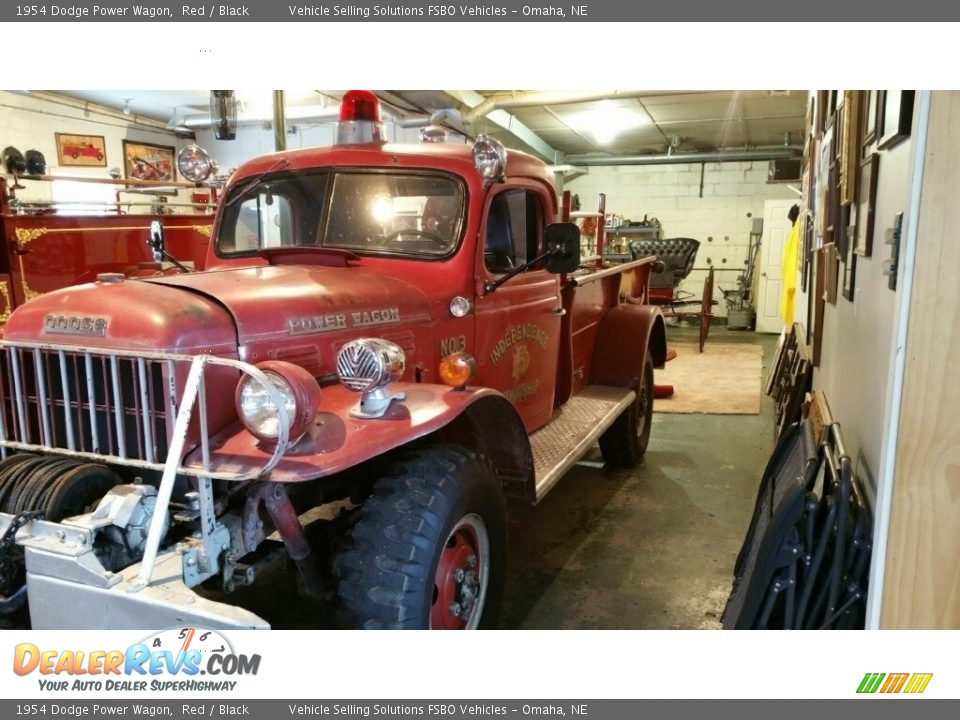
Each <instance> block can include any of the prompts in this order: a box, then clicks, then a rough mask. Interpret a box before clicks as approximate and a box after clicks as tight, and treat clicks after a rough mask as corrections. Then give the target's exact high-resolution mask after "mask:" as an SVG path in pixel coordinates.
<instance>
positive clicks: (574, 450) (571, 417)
mask: <svg viewBox="0 0 960 720" xmlns="http://www.w3.org/2000/svg"><path fill="white" fill-rule="evenodd" d="M636 397H637V394H636V392H635V391H633V390H630V389H628V388H622V387H609V386H607V385H588V386H587V387H585V388H584V389H583V390H581V391H580V392H579V393H577V394H576V395H574V396H573V397H571V398H570V399H569V400H568V401H567V402H566V403H565V404H564V405H563V407H561V408H560V409H559V410H558V411H557V412H556V414H555V415H554V418H553V420H552V421H551V422H550V423H548V424H547V425H544V426H543V427H542V428H540V429H539V430H537V431H536V432H535V433H533V434H532V435H531V436H530V447H531V448H532V449H533V466H534V471H535V473H536V491H535V492H536V498H535V500H534V502H540V501H541V500H543V498H544V496H545V495H546V494H547V493H548V492H550V491H551V490H552V489H553V486H554V485H556V484H557V481H558V480H559V479H560V478H561V477H563V476H564V474H565V473H566V472H567V471H568V470H569V469H570V468H572V467H573V466H574V465H575V464H576V463H577V461H578V460H580V458H582V457H583V456H584V455H585V454H586V452H587V450H589V449H590V448H591V446H592V445H593V444H594V443H595V442H596V441H597V438H598V437H600V436H601V435H603V432H604V431H605V430H606V429H607V428H608V427H610V426H611V425H612V424H613V421H614V420H616V419H617V418H618V417H619V416H620V413H621V412H623V411H624V409H626V408H627V407H629V406H630V403H632V402H633V401H634V400H635V399H636Z"/></svg>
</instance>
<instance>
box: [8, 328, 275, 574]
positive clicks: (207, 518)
mask: <svg viewBox="0 0 960 720" xmlns="http://www.w3.org/2000/svg"><path fill="white" fill-rule="evenodd" d="M0 363H2V365H3V366H4V367H2V368H0V457H2V458H6V457H7V455H8V453H9V451H11V450H21V451H26V452H31V451H33V452H41V453H52V454H58V455H66V456H69V457H74V458H84V459H89V460H93V461H98V462H103V463H108V464H118V465H125V466H128V467H133V468H143V469H151V470H157V471H160V472H161V473H162V475H161V480H160V486H159V488H158V490H157V503H156V509H155V511H154V513H153V517H152V518H151V523H150V528H149V531H148V534H147V542H146V546H145V551H144V556H143V560H142V562H141V571H140V576H139V582H138V585H139V586H140V587H146V586H147V585H148V584H149V583H150V579H151V575H152V572H153V566H154V564H155V561H156V557H157V553H158V551H159V547H160V541H161V535H162V533H163V526H164V522H165V519H166V517H167V515H168V511H169V507H170V499H171V496H172V494H173V486H174V481H175V480H176V478H177V476H178V475H188V476H191V477H194V478H196V479H197V486H198V491H199V496H200V497H199V499H200V525H201V536H202V538H203V542H204V545H207V544H209V543H210V542H211V541H212V540H213V539H214V537H215V536H218V535H222V531H223V527H222V526H220V525H219V524H218V523H217V521H216V515H215V512H214V506H213V488H212V481H213V480H230V481H245V480H250V479H256V478H260V477H263V476H264V475H266V474H267V473H269V472H270V471H271V470H272V469H273V468H274V467H275V466H276V465H277V463H278V462H280V458H281V457H283V455H284V453H285V452H286V450H287V447H288V445H289V435H290V418H289V417H287V412H286V408H285V406H284V403H283V400H282V398H281V396H280V393H279V392H278V391H277V390H276V389H275V388H274V386H273V383H271V382H270V381H269V380H268V379H267V377H266V376H265V375H264V373H263V372H262V371H261V370H259V369H257V368H256V367H254V366H253V365H250V364H249V363H245V362H242V361H239V360H232V359H228V358H222V357H216V356H212V355H179V354H172V353H155V352H137V351H131V352H127V351H123V352H118V351H116V350H109V349H100V348H82V347H78V346H71V345H56V344H47V343H29V342H19V341H18V342H10V341H0ZM122 363H126V364H127V365H126V367H127V368H128V369H129V373H128V374H127V375H126V376H124V374H123V372H122V368H123V367H124V365H123V364H122ZM178 365H179V367H181V368H183V367H187V366H189V371H188V373H187V377H186V381H185V382H184V383H183V392H182V394H181V393H180V391H179V390H180V388H179V387H178V382H177V367H178ZM148 366H149V369H151V371H152V368H160V372H161V376H162V378H163V382H164V385H163V390H164V394H165V397H164V398H162V400H163V410H162V411H157V410H155V409H152V403H151V402H150V401H151V399H153V400H155V401H158V400H160V398H155V397H153V398H152V395H153V394H155V393H153V392H152V390H151V388H150V386H149V385H148V380H147V378H148ZM208 366H222V367H227V368H233V369H235V370H237V371H239V373H242V374H246V375H249V376H251V377H253V378H255V379H256V380H258V381H259V382H260V383H261V384H262V385H263V387H264V388H265V389H266V392H267V395H268V397H269V398H270V400H271V401H272V402H273V403H274V406H275V407H276V408H277V412H278V415H279V418H278V419H279V422H278V425H279V428H278V430H279V432H278V437H277V441H276V445H275V447H274V450H273V454H272V455H271V456H270V458H269V459H268V460H267V461H266V462H265V463H264V464H263V465H262V466H261V467H259V468H256V469H253V470H250V471H249V472H246V473H236V472H231V473H224V472H216V471H213V470H211V469H210V433H209V427H208V409H207V391H206V390H207V388H206V379H207V378H206V372H205V371H206V369H207V367H208ZM51 367H52V368H54V369H55V371H51V369H50V368H51ZM71 368H73V370H74V373H73V375H74V383H73V385H74V388H73V390H74V392H71V387H70V385H71V382H70V377H71V374H70V369H71ZM95 369H99V370H100V371H101V374H100V378H102V381H103V383H102V386H101V387H100V389H99V390H100V392H99V395H100V397H99V399H98V392H97V388H96V387H95V383H96V379H95V372H94V370H95ZM81 371H82V372H83V373H84V375H85V377H84V381H85V382H82V381H81V380H80V378H79V375H80V374H81ZM55 372H57V373H59V378H57V377H54V375H55ZM57 380H59V382H57ZM57 385H58V386H59V387H56V386H57ZM125 385H127V386H132V392H129V391H128V392H127V393H126V395H127V396H128V397H129V396H130V395H133V400H134V402H133V404H132V406H125V405H124V402H123V400H124V392H123V386H125ZM83 390H86V399H84V398H83V397H82V396H81V395H82V391H83ZM57 391H59V396H58V395H57V394H56V393H57ZM195 406H196V409H197V410H198V411H199V412H198V430H199V437H200V451H201V467H200V468H194V467H185V466H184V465H183V457H184V450H185V444H186V438H187V434H188V431H189V428H190V423H191V419H192V418H193V414H194V408H195ZM31 411H33V416H31ZM161 413H162V417H159V416H160V415H161ZM84 414H86V416H87V420H88V427H89V430H90V436H91V437H90V438H85V437H82V433H83V424H84V417H83V416H84ZM108 417H109V418H111V421H112V428H111V427H110V421H108V422H107V429H108V431H109V432H108V433H107V434H108V435H109V437H106V438H100V437H99V430H100V429H101V427H102V426H103V423H104V419H105V418H108ZM75 420H77V421H78V422H77V425H79V426H80V427H79V428H78V427H76V426H75V424H74V421H75ZM160 420H162V421H163V422H164V424H165V427H166V428H167V437H166V441H167V442H166V457H165V458H164V457H158V454H157V450H158V449H159V448H162V447H163V446H162V444H161V443H160V442H159V440H160V439H159V438H156V437H155V436H154V430H155V427H156V425H155V424H156V423H157V422H159V421H160ZM130 421H133V422H134V425H135V428H136V432H137V435H138V438H137V440H138V443H137V448H132V447H128V445H127V443H126V440H127V438H128V434H129V427H128V423H129V422H130ZM78 430H79V432H78ZM35 433H36V434H38V435H39V439H40V441H41V442H40V444H38V443H36V442H33V435H34V434H35ZM61 436H63V437H61ZM88 440H89V442H88ZM63 441H65V442H63ZM102 444H105V445H106V447H107V448H108V449H111V450H114V451H115V452H112V453H103V452H101V445H102ZM58 445H65V446H66V447H60V446H58ZM88 445H89V449H83V448H85V447H87V446H88ZM140 451H142V452H140ZM136 455H142V456H143V457H136Z"/></svg>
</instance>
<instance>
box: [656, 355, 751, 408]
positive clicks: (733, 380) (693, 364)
mask: <svg viewBox="0 0 960 720" xmlns="http://www.w3.org/2000/svg"><path fill="white" fill-rule="evenodd" d="M670 348H671V349H673V350H676V351H677V357H676V358H675V359H673V360H671V361H670V362H668V363H667V366H666V368H664V369H663V370H656V371H654V373H653V379H654V383H655V384H657V385H673V389H674V394H673V397H670V398H658V399H656V400H655V401H654V403H653V409H654V412H663V413H703V414H706V415H756V414H758V413H759V412H760V390H761V387H760V385H761V382H760V375H761V373H762V370H763V348H762V347H760V346H759V345H746V344H743V345H740V344H738V345H724V344H722V343H715V342H711V341H709V340H708V341H707V344H706V346H704V348H703V352H702V353H701V352H699V351H698V350H697V346H696V345H695V344H694V343H685V342H672V343H670Z"/></svg>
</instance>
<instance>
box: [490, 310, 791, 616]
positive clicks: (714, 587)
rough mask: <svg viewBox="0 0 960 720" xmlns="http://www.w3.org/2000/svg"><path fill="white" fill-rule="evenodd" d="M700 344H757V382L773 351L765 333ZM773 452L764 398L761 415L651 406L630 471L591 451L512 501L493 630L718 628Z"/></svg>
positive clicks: (679, 332) (725, 334) (717, 332)
mask: <svg viewBox="0 0 960 720" xmlns="http://www.w3.org/2000/svg"><path fill="white" fill-rule="evenodd" d="M670 337H672V338H675V339H679V338H685V339H691V340H695V338H696V333H695V331H694V330H693V329H686V328H684V329H671V330H670ZM708 342H724V343H756V344H759V345H761V346H762V347H763V367H764V370H763V377H764V378H766V376H767V373H768V368H769V365H770V362H771V360H772V357H773V353H774V351H775V349H776V336H774V335H757V334H755V333H750V332H734V331H728V330H726V329H725V328H724V327H722V326H720V327H714V328H713V330H712V332H711V336H710V340H708ZM772 450H773V405H772V401H771V400H770V399H769V398H767V397H765V396H764V397H763V398H762V400H761V412H760V415H673V414H659V413H655V414H654V419H653V430H652V436H651V438H650V445H649V448H648V450H647V454H646V457H645V459H644V462H643V464H642V465H641V466H640V467H639V468H636V469H634V470H630V471H614V470H608V469H605V468H604V467H603V461H602V459H601V458H600V454H599V450H596V451H595V453H594V454H593V455H592V456H590V457H589V458H588V459H587V461H585V462H581V463H580V464H579V465H578V466H577V467H576V468H574V470H573V471H571V472H570V473H569V474H568V475H567V476H566V477H565V478H564V479H563V480H562V481H561V482H560V483H559V484H558V485H557V487H556V488H555V489H554V490H553V491H552V492H551V493H550V494H549V495H548V496H547V497H546V499H545V500H544V501H543V502H542V503H541V504H540V505H539V506H538V507H535V508H531V507H529V506H523V505H519V504H518V505H515V506H512V507H511V511H510V560H509V564H508V571H507V587H506V595H505V601H504V607H503V612H502V615H501V627H503V628H526V629H534V628H591V629H615V628H647V629H668V628H718V627H720V613H721V612H722V611H723V607H724V604H725V603H726V599H727V594H728V593H729V591H730V580H731V573H732V569H733V563H734V560H735V558H736V556H737V553H738V552H739V550H740V543H741V541H742V538H743V535H744V533H745V532H746V528H747V525H748V523H749V521H750V514H751V513H752V511H753V503H754V499H755V496H756V488H757V484H758V482H759V480H760V475H761V473H762V471H763V468H764V466H765V464H766V462H767V458H768V457H769V455H770V453H771V452H772Z"/></svg>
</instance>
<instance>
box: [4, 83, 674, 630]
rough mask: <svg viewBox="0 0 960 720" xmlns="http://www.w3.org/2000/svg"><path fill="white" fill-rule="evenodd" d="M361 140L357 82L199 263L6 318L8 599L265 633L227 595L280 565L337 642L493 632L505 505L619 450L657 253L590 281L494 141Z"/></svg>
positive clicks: (658, 331)
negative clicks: (327, 125) (332, 624)
mask: <svg viewBox="0 0 960 720" xmlns="http://www.w3.org/2000/svg"><path fill="white" fill-rule="evenodd" d="M426 136H427V137H430V138H436V137H437V133H436V132H432V133H427V134H426ZM382 137H383V130H382V125H381V124H380V110H379V105H378V104H377V99H376V96H375V95H373V94H372V93H368V92H364V91H351V92H350V93H347V95H345V97H344V100H343V105H342V107H341V122H340V125H339V130H338V143H337V144H336V145H334V146H332V147H329V148H314V149H307V150H300V151H292V152H282V153H277V154H274V155H268V156H265V157H260V158H257V159H254V160H251V161H249V162H247V163H246V164H245V165H243V166H242V167H240V168H239V169H238V170H237V171H236V172H235V173H234V174H233V176H232V177H231V178H230V181H229V183H228V184H227V186H226V187H225V188H224V191H223V194H222V196H221V201H220V202H219V205H218V208H217V216H216V221H215V225H214V231H213V237H212V240H211V243H210V247H209V250H208V254H207V257H206V261H205V268H206V269H205V271H203V272H190V273H182V274H177V275H172V276H170V275H168V276H165V277H157V278H151V279H142V280H131V279H126V278H124V277H123V276H122V275H119V274H112V273H107V274H103V275H101V276H99V277H98V278H97V280H96V281H95V282H92V283H90V284H86V285H81V286H77V287H71V288H68V289H64V290H59V291H56V292H51V293H48V294H46V295H43V296H41V297H39V298H36V299H34V300H32V301H31V302H28V303H26V304H24V305H22V306H21V307H18V308H17V309H16V310H15V311H14V312H13V314H12V315H11V317H10V318H9V320H8V322H7V324H6V328H5V339H4V340H3V342H2V344H0V366H2V367H0V380H2V382H0V449H2V451H3V456H4V458H5V459H4V460H3V461H2V462H0V511H2V512H0V536H2V540H0V592H2V594H3V598H2V601H0V612H3V613H4V614H7V615H8V616H9V615H10V614H12V613H15V612H16V611H17V610H18V608H22V607H23V606H24V604H25V603H26V604H28V606H29V615H30V620H31V623H32V625H33V627H35V628H68V627H71V628H89V627H103V628H125V627H145V626H149V627H166V626H173V625H183V624H196V625H200V626H203V627H207V628H266V627H269V620H268V619H266V618H264V617H261V616H259V615H257V614H255V613H254V612H252V611H251V610H250V609H247V608H245V607H243V606H242V604H240V603H238V602H236V601H232V600H231V598H234V597H237V596H239V595H242V593H236V594H234V591H236V590H237V589H239V588H240V587H242V586H245V585H251V584H256V583H258V582H265V581H266V580H264V578H269V573H268V572H267V571H268V570H269V569H270V568H271V567H273V566H275V565H276V564H277V563H278V562H281V563H290V564H291V567H294V568H295V569H296V573H297V579H298V588H299V591H300V593H301V594H303V595H305V596H307V597H310V598H318V599H320V600H322V602H318V607H329V606H330V605H332V606H333V607H334V609H335V612H336V613H337V617H338V618H339V622H340V623H342V624H343V625H344V626H346V627H357V628H432V629H473V628H483V627H491V626H493V625H494V624H495V622H496V617H497V610H498V606H499V604H500V600H501V596H502V592H503V581H504V563H505V555H506V552H507V538H506V511H505V507H506V504H505V498H506V496H507V495H519V496H522V497H524V498H526V499H527V500H529V501H531V502H537V501H538V500H540V499H542V498H543V497H544V495H545V494H546V493H547V492H548V491H549V490H550V489H551V488H552V487H553V486H554V484H555V483H556V482H557V481H558V480H559V479H560V478H561V476H562V475H563V474H564V473H565V471H566V470H568V469H569V468H570V467H571V466H572V465H573V464H574V463H575V462H576V461H577V460H578V459H579V458H581V457H582V456H583V455H584V453H586V452H587V451H588V450H589V449H590V448H591V447H593V446H594V444H595V443H596V442H599V444H600V448H601V450H602V453H603V456H604V459H605V460H606V461H607V462H610V463H614V464H618V465H628V464H633V463H636V462H638V461H639V460H640V458H641V457H642V455H643V454H644V451H645V449H646V447H647V443H648V440H649V436H650V425H651V412H652V387H653V369H654V367H662V365H663V363H664V359H665V355H666V337H665V332H664V325H663V320H662V317H661V315H660V313H659V311H658V310H657V309H656V308H655V307H652V306H650V305H648V304H645V303H644V302H643V299H644V298H645V297H646V281H647V277H648V275H649V272H650V267H651V264H652V263H653V262H654V258H652V257H651V258H646V259H642V260H637V261H634V262H630V263H627V264H624V265H621V266H616V267H603V266H602V265H601V264H600V261H599V260H598V259H590V260H588V261H587V262H586V263H585V264H584V263H583V262H582V259H581V255H580V243H579V240H580V238H579V231H578V229H577V227H576V225H574V224H572V223H569V222H555V220H556V219H557V216H558V215H561V214H563V215H568V214H569V213H568V210H565V209H564V208H565V207H566V206H565V205H561V204H560V203H559V202H558V198H557V196H556V193H555V190H554V186H553V184H552V177H551V174H550V173H549V171H548V169H547V167H546V166H545V165H544V164H543V163H542V162H540V161H539V160H536V159H534V158H532V157H529V156H527V155H524V154H522V153H519V152H512V151H511V152H509V153H508V152H507V151H506V150H505V149H504V148H503V146H502V145H500V144H499V143H498V142H497V141H495V140H492V139H490V138H486V137H484V136H480V137H479V138H477V139H476V141H475V142H474V143H473V144H472V146H471V145H457V144H448V143H428V144H423V145H414V146H403V145H391V144H386V143H384V142H383V140H382ZM192 152H194V155H195V156H196V155H197V153H199V151H197V150H196V149H194V150H193V151H192ZM187 176H188V177H190V176H189V175H187ZM190 179H191V180H194V179H196V180H202V177H200V175H199V174H197V175H196V177H190ZM561 219H566V218H561ZM151 242H152V243H153V245H154V249H155V250H156V251H158V252H165V250H164V248H163V245H164V238H163V230H162V227H161V226H160V223H159V222H158V223H155V226H154V228H153V230H152V238H151ZM625 275H626V276H627V277H628V278H629V280H628V281H626V282H623V279H624V276H625ZM624 290H626V292H628V293H629V294H630V295H632V296H633V297H632V298H631V299H632V300H633V302H630V303H627V302H624V297H623V295H624ZM317 508H320V509H324V508H326V509H330V508H334V509H335V510H336V512H333V513H326V514H324V513H322V512H319V513H318V512H316V509H317ZM314 516H316V517H318V518H319V519H316V520H315V521H313V522H311V518H312V517H314ZM331 518H332V519H331ZM324 523H326V524H327V526H328V527H329V528H332V530H331V531H330V532H328V533H315V532H313V528H314V527H315V526H316V525H320V524H324ZM318 538H327V539H326V540H323V539H318ZM280 603H281V600H280V599H279V598H278V599H277V605H278V607H279V606H280ZM264 614H265V613H264Z"/></svg>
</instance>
